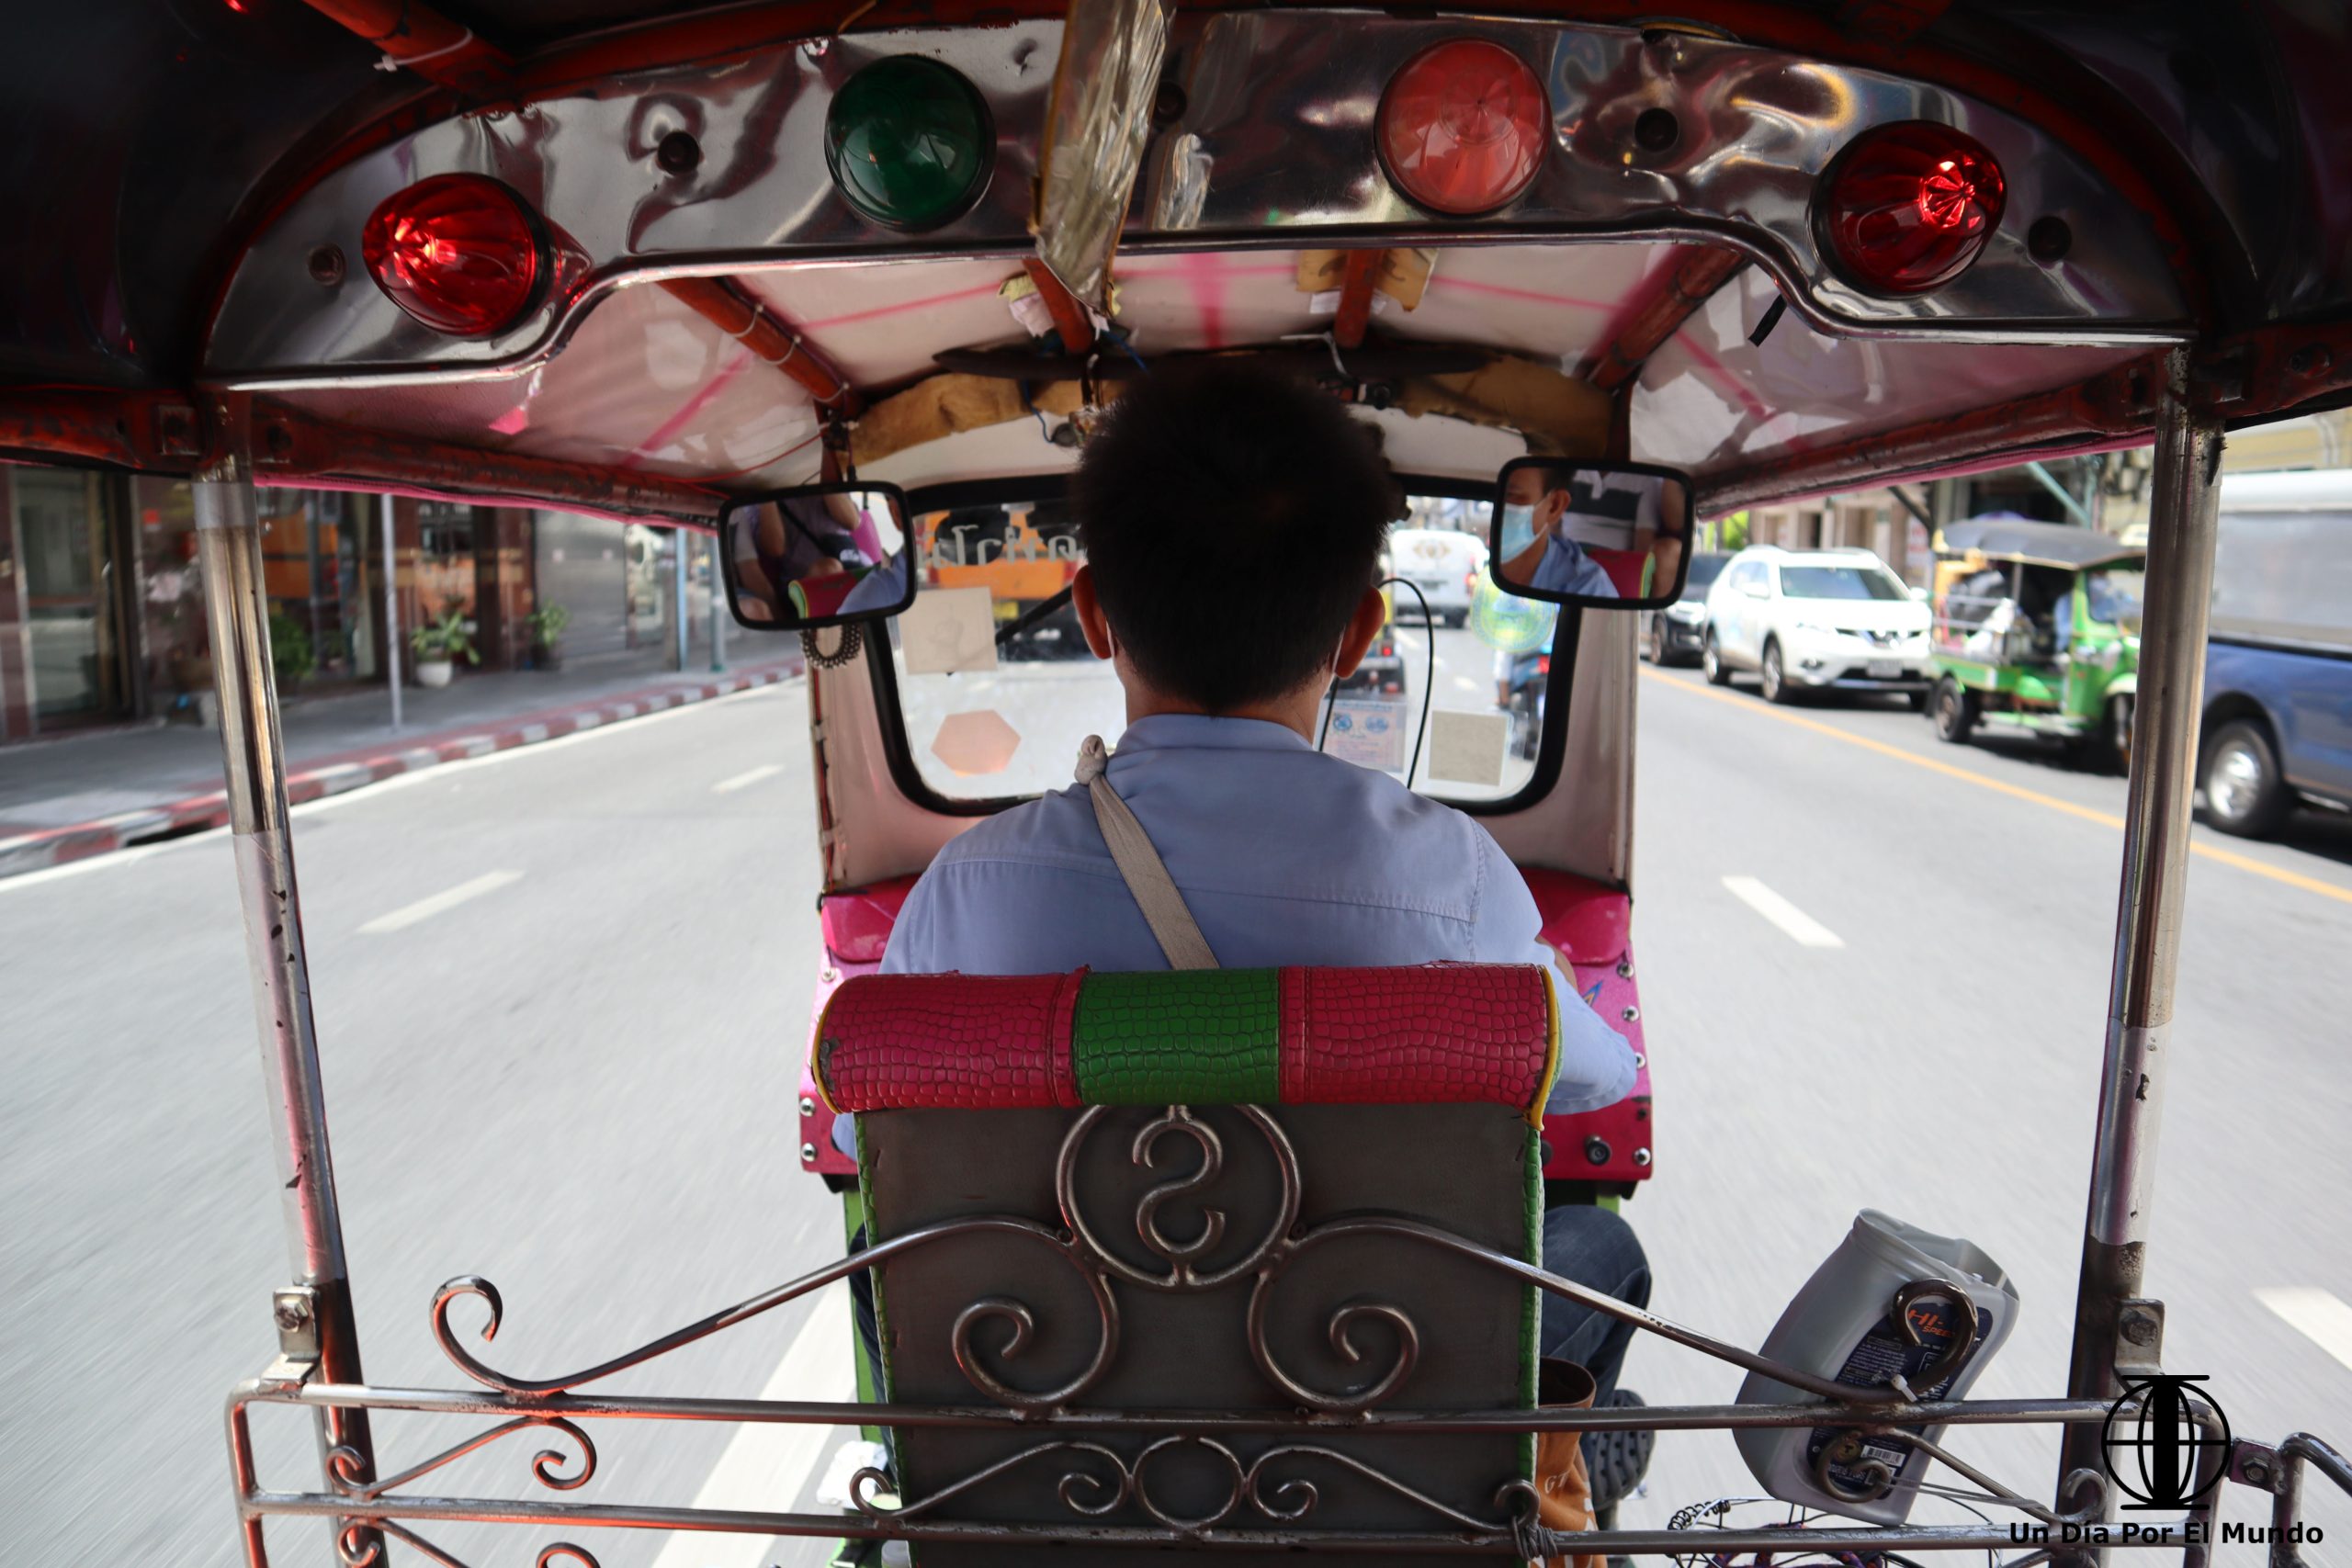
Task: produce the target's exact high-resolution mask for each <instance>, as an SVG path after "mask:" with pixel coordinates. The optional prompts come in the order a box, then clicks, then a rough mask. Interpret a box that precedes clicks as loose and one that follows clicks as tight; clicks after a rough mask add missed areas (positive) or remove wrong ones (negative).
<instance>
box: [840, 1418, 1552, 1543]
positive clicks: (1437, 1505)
mask: <svg viewBox="0 0 2352 1568" xmlns="http://www.w3.org/2000/svg"><path fill="white" fill-rule="evenodd" d="M1183 1448H1193V1449H1198V1450H1202V1451H1204V1452H1205V1453H1207V1454H1209V1455H1211V1456H1212V1457H1213V1458H1214V1459H1215V1460H1216V1461H1217V1462H1218V1464H1219V1465H1221V1466H1222V1468H1223V1469H1224V1471H1225V1472H1226V1475H1227V1492H1226V1495H1225V1499H1224V1500H1223V1501H1222V1502H1221V1503H1219V1504H1217V1505H1216V1506H1215V1507H1212V1508H1211V1509H1210V1510H1209V1511H1208V1512H1206V1513H1203V1514H1189V1515H1188V1514H1179V1513H1177V1512H1175V1511H1174V1510H1172V1509H1171V1508H1170V1507H1169V1506H1167V1505H1166V1504H1165V1503H1163V1502H1161V1501H1160V1500H1159V1498H1156V1497H1154V1496H1153V1495H1152V1493H1151V1484H1150V1480H1149V1472H1150V1470H1151V1467H1152V1465H1153V1463H1154V1462H1155V1461H1160V1460H1163V1459H1165V1458H1167V1457H1168V1456H1169V1455H1170V1454H1172V1453H1174V1452H1175V1451H1176V1450H1179V1449H1183ZM1048 1454H1080V1455H1083V1456H1085V1457H1086V1458H1088V1459H1090V1460H1099V1461H1102V1463H1103V1466H1104V1467H1105V1469H1106V1471H1107V1473H1106V1474H1097V1473H1096V1472H1093V1471H1091V1470H1072V1471H1069V1472H1067V1473H1065V1474H1064V1475H1063V1476H1062V1477H1061V1479H1060V1480H1059V1482H1057V1483H1056V1485H1055V1489H1054V1490H1055V1495H1057V1497H1059V1498H1060V1500H1061V1502H1062V1504H1063V1506H1066V1507H1068V1508H1069V1510H1070V1511H1071V1512H1072V1513H1074V1514H1079V1515H1082V1516H1084V1517H1089V1518H1101V1517H1103V1516H1104V1515H1107V1514H1110V1513H1113V1512H1114V1511H1116V1510H1117V1509H1118V1508H1119V1506H1121V1505H1123V1504H1126V1503H1130V1502H1131V1503H1133V1504H1134V1505H1135V1506H1136V1507H1137V1508H1139V1509H1140V1510H1142V1512H1143V1513H1144V1514H1145V1515H1146V1516H1148V1517H1149V1518H1150V1519H1151V1520H1152V1522H1153V1523H1155V1524H1158V1525H1159V1526H1160V1527H1161V1528H1162V1529H1167V1530H1170V1531H1172V1532H1173V1533H1175V1534H1176V1535H1178V1536H1180V1537H1185V1538H1194V1537H1198V1536H1200V1535H1202V1534H1204V1532H1206V1531H1208V1530H1212V1529H1216V1527H1217V1526H1219V1525H1221V1524H1223V1523H1225V1522H1226V1521H1227V1519H1230V1518H1231V1517H1233V1516H1234V1515H1235V1514H1237V1513H1238V1512H1240V1511H1242V1510H1243V1509H1244V1508H1247V1509H1250V1510H1251V1511H1253V1512H1255V1513H1256V1514H1258V1515H1260V1516H1261V1517H1264V1518H1266V1519H1269V1520H1272V1521H1273V1522H1274V1523H1276V1524H1296V1523H1297V1522H1299V1521H1300V1520H1302V1519H1304V1518H1306V1517H1307V1516H1308V1515H1310V1514H1312V1513H1313V1512H1314V1511H1315V1509H1316V1506H1317V1505H1318V1504H1319V1503H1320V1502H1321V1501H1322V1491H1321V1489H1320V1488H1319V1487H1317V1485H1316V1484H1315V1483H1314V1482H1312V1481H1310V1480H1308V1479H1306V1477H1305V1476H1302V1475H1295V1474H1294V1475H1288V1476H1281V1475H1275V1474H1273V1473H1272V1467H1274V1466H1277V1465H1282V1464H1284V1463H1288V1462H1292V1461H1314V1462H1317V1463H1322V1464H1328V1465H1330V1466H1332V1467H1334V1468H1336V1469H1338V1470H1340V1471H1342V1472H1346V1473H1347V1474H1349V1475H1351V1476H1353V1477H1355V1478H1357V1479H1359V1480H1363V1481H1367V1482H1370V1483H1373V1484H1374V1485H1375V1486H1377V1487H1379V1488H1381V1489H1382V1490H1383V1491H1385V1492H1387V1493H1389V1494H1390V1495H1393V1496H1397V1497H1401V1498H1403V1499H1405V1500H1406V1501H1407V1502H1408V1503H1411V1504H1413V1505H1415V1506H1418V1507H1421V1508H1424V1509H1427V1510H1428V1511H1429V1512H1430V1513H1431V1514H1434V1515H1436V1516H1437V1517H1440V1518H1442V1519H1444V1520H1445V1521H1447V1522H1448V1523H1449V1524H1453V1525H1456V1526H1459V1527H1461V1528H1462V1529H1469V1530H1482V1531H1488V1532H1500V1531H1506V1530H1508V1529H1510V1526H1511V1520H1512V1518H1513V1517H1517V1516H1518V1514H1519V1513H1524V1514H1526V1515H1527V1516H1528V1517H1533V1510H1534V1502H1533V1498H1534V1488H1533V1487H1532V1485H1531V1484H1530V1483H1527V1482H1526V1481H1524V1480H1515V1481H1512V1482H1510V1483H1506V1484H1505V1485H1504V1486H1503V1487H1502V1489H1501V1490H1499V1491H1498V1492H1497V1493H1496V1494H1495V1503H1496V1506H1498V1508H1502V1509H1503V1510H1504V1511H1505V1517H1502V1518H1498V1519H1482V1518H1479V1517H1477V1516H1476V1515H1474V1514H1465V1513H1463V1512H1462V1511H1461V1510H1459V1509H1457V1508H1453V1507H1450V1506H1447V1505H1445V1504H1443V1503H1441V1502H1439V1501H1438V1500H1437V1499H1436V1498H1434V1497H1431V1496H1430V1495H1428V1494H1427V1493H1424V1492H1421V1491H1419V1490H1418V1489H1417V1488H1415V1487H1412V1486H1409V1485H1408V1484H1406V1483H1404V1482H1402V1481H1399V1480H1397V1478H1396V1477H1395V1476H1393V1475H1390V1474H1388V1473H1387V1472H1385V1471H1381V1470H1378V1469H1375V1468H1374V1467H1373V1466H1371V1465H1369V1464H1366V1463H1364V1462H1363V1461H1362V1460H1358V1459H1354V1458H1351V1457H1350V1456H1349V1455H1347V1454H1344V1453H1340V1452H1339V1451H1338V1450H1334V1449H1328V1448H1324V1447H1322V1446H1320V1445H1319V1444H1314V1443H1286V1444H1283V1445H1281V1446H1279V1447H1275V1448H1272V1449H1268V1450H1266V1451H1265V1452H1263V1453H1261V1454H1260V1455H1259V1456H1258V1457H1257V1458H1255V1459H1253V1460H1251V1461H1249V1462H1248V1463H1247V1464H1245V1463H1243V1462H1242V1461H1241V1458H1240V1456H1239V1455H1238V1454H1236V1453H1235V1452H1234V1451H1233V1450H1231V1449H1230V1448H1228V1447H1227V1446H1226V1445H1225V1444H1223V1443H1221V1442H1218V1441H1217V1440H1216V1438H1206V1437H1201V1436H1198V1435H1196V1434H1184V1435H1180V1436H1175V1437H1167V1438H1158V1439H1156V1440H1154V1441H1153V1442H1151V1443H1149V1444H1147V1445H1146V1446H1145V1448H1144V1449H1143V1450H1142V1451H1141V1452H1140V1453H1138V1454H1136V1457H1135V1458H1134V1459H1133V1460H1127V1459H1123V1458H1121V1457H1120V1456H1119V1454H1118V1453H1116V1452H1115V1451H1114V1450H1111V1449H1109V1448H1107V1447H1105V1446H1104V1445H1103V1444H1101V1443H1095V1442H1085V1441H1080V1440H1078V1439H1075V1438H1069V1439H1062V1440H1057V1441H1053V1442H1044V1443H1036V1444H1033V1445H1032V1446H1030V1447H1028V1448H1025V1449H1023V1450H1021V1451H1020V1452H1019V1453H1015V1454H1008V1455H1007V1456H1006V1457H1004V1458H1003V1459H1001V1460H998V1461H996V1462H995V1463H993V1464H990V1465H988V1466H986V1467H985V1468H983V1469H980V1470H977V1471H975V1472H972V1473H971V1474H969V1475H967V1476H965V1477H964V1478H963V1479H962V1480H960V1481H956V1482H955V1483H951V1484H949V1485H947V1486H944V1487H942V1488H940V1489H939V1490H937V1491H935V1492H933V1493H932V1494H931V1495H928V1496H926V1497H924V1498H923V1499H922V1501H920V1502H916V1503H910V1504H907V1505H906V1506H902V1507H898V1508H888V1507H884V1506H881V1505H880V1504H878V1503H877V1502H876V1501H875V1495H876V1492H878V1491H879V1490H880V1489H881V1488H883V1487H885V1486H887V1485H888V1483H889V1477H888V1476H887V1475H885V1474H884V1473H883V1472H881V1471H879V1470H876V1469H872V1468H868V1469H865V1470H861V1471H859V1472H857V1473H856V1474H855V1475H854V1476H853V1477H851V1479H850V1501H851V1503H852V1505H853V1506H855V1507H856V1509H857V1510H858V1511H859V1512H860V1513H862V1514H865V1516H866V1517H869V1518H889V1519H910V1518H918V1517H922V1515H924V1514H927V1513H929V1512H931V1511H932V1510H933V1509H935V1508H937V1507H939V1506H942V1505H944V1504H946V1503H949V1502H952V1501H954V1500H955V1499H956V1498H957V1497H960V1496H962V1495H965V1494H966V1493H967V1492H971V1491H974V1490H977V1489H978V1488H980V1487H984V1486H986V1485H988V1484H989V1483H991V1482H993V1481H996V1480H997V1479H999V1478H1000V1477H1001V1476H1003V1475H1006V1474H1008V1473H1009V1472H1012V1471H1015V1470H1018V1469H1021V1468H1022V1467H1023V1466H1024V1465H1027V1464H1029V1463H1030V1462H1031V1461H1035V1460H1037V1459H1041V1458H1044V1457H1045V1456H1046V1455H1048ZM1081 1492H1084V1493H1087V1494H1089V1496H1080V1495H1079V1494H1080V1493H1081Z"/></svg>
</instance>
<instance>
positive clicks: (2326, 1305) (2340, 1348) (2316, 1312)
mask: <svg viewBox="0 0 2352 1568" xmlns="http://www.w3.org/2000/svg"><path fill="white" fill-rule="evenodd" d="M2254 1299H2255V1300H2256V1301H2258V1302H2260V1303H2262V1304H2263V1305H2264V1306H2267V1307H2268V1308H2269V1309H2270V1310H2271V1311H2272V1312H2275V1313H2277V1314H2278V1315H2279V1316H2280V1317H2283V1318H2285V1319H2286V1320H2287V1324H2288V1326H2290V1327H2291V1328H2293V1329H2294V1330H2295V1331H2296V1332H2297V1333H2299V1334H2301V1336H2302V1337H2304V1338H2306V1339H2308V1340H2310V1341H2311V1342H2312V1344H2314V1345H2316V1346H2318V1347H2319V1348H2321V1349H2323V1350H2324V1351H2326V1352H2327V1353H2328V1354H2329V1355H2331V1356H2333V1357H2335V1359H2337V1360H2339V1361H2341V1362H2343V1363H2344V1364H2345V1365H2346V1366H2347V1367H2352V1306H2346V1304H2345V1303H2343V1301H2342V1300H2341V1299H2339V1298H2338V1297H2336V1296H2335V1295H2334V1294H2333V1293H2331V1292H2326V1291H2322V1290H2316V1289H2313V1288H2312V1287H2311V1286H2308V1285H2267V1286H2265V1287H2264V1288H2263V1289H2261V1290H2258V1291H2256V1292H2254Z"/></svg>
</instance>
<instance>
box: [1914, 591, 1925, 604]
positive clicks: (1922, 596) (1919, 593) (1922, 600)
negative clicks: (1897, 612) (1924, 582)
mask: <svg viewBox="0 0 2352 1568" xmlns="http://www.w3.org/2000/svg"><path fill="white" fill-rule="evenodd" d="M1911 597H1912V598H1914V599H1917V601H1919V603H1920V604H1926V603H1927V602H1928V591H1927V590H1926V589H1924V588H1914V589H1913V590H1911Z"/></svg>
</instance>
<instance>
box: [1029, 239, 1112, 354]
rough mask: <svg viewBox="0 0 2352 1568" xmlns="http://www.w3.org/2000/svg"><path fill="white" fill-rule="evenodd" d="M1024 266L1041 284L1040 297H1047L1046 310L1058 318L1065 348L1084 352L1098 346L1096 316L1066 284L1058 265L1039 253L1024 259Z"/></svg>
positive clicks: (1056, 327)
mask: <svg viewBox="0 0 2352 1568" xmlns="http://www.w3.org/2000/svg"><path fill="white" fill-rule="evenodd" d="M1021 269H1022V270H1023V272H1026V273H1027V274H1028V275H1029V281H1030V282H1032V283H1034V284H1035V285H1036V286H1037V298H1038V299H1042V300H1044V301H1045V305H1046V314H1047V315H1049V316H1051V317H1053V319H1054V331H1055V332H1057V333H1059V334H1060V335H1061V340H1062V352H1063V353H1065V354H1084V353H1085V352H1086V351H1087V350H1088V349H1090V348H1092V347H1093V346H1094V318H1093V317H1091V316H1090V315H1088V314H1087V313H1086V307H1085V306H1083V305H1081V304H1080V303H1079V302H1078V296H1076V295H1075V294H1072V293H1071V292H1070V291H1069V289H1067V288H1063V287H1062V280H1061V279H1060V278H1058V277H1056V276H1054V269H1053V268H1052V267H1049V266H1047V265H1046V264H1045V263H1044V262H1042V261H1040V260H1038V259H1037V258H1036V257H1035V256H1028V257H1025V258H1023V261H1022V263H1021Z"/></svg>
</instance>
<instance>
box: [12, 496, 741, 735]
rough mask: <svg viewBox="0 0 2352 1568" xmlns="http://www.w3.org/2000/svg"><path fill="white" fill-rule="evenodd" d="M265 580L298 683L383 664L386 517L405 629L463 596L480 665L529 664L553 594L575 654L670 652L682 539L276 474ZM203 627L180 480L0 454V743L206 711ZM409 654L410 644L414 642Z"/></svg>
mask: <svg viewBox="0 0 2352 1568" xmlns="http://www.w3.org/2000/svg"><path fill="white" fill-rule="evenodd" d="M259 502H260V507H261V513H262V523H263V532H262V570H263V582H264V586H265V589H266V592H267V594H268V597H269V604H270V611H271V616H270V636H271V646H272V651H273V654H274V656H275V658H276V660H277V669H278V678H279V685H280V688H281V691H282V692H284V693H286V694H303V693H316V692H332V691H334V690H338V689H346V688H349V687H352V686H355V685H362V684H368V683H377V684H380V683H381V682H384V680H385V679H386V677H387V672H388V671H389V669H390V661H389V660H388V659H387V657H386V646H385V645H386V628H387V626H388V624H389V623H388V620H387V607H386V604H385V592H384V589H385V582H384V579H385V567H384V527H385V525H386V513H387V509H389V512H390V527H391V533H392V552H391V553H392V567H391V576H392V585H393V588H394V591H395V593H394V597H395V600H396V609H395V611H394V612H393V613H394V614H395V615H397V625H398V626H399V627H400V628H401V635H402V636H405V635H406V634H407V632H408V631H409V630H411V629H413V628H414V627H415V626H419V625H421V624H424V622H427V621H431V620H436V619H439V618H440V617H442V616H443V615H447V614H450V613H452V612H454V613H456V614H457V615H459V616H460V617H462V618H463V619H464V620H465V621H466V622H468V623H469V627H470V630H471V635H472V640H473V643H474V646H475V649H476V651H477V652H478V654H479V656H480V660H481V662H480V664H479V665H478V666H468V667H467V668H469V669H473V668H478V669H482V670H515V669H522V668H526V667H529V666H530V665H531V664H532V663H533V662H534V660H535V655H536V649H535V646H534V645H535V637H534V636H533V629H532V626H531V624H530V616H531V614H532V612H533V611H534V610H536V609H537V608H538V607H539V606H541V605H542V604H562V605H564V607H565V608H566V609H568V610H569V611H570V612H571V625H570V626H568V627H567V628H566V630H565V632H564V635H563V637H562V641H561V648H562V652H563V656H564V658H565V660H567V661H570V660H581V661H588V662H596V661H602V662H609V663H611V664H612V665H613V666H614V667H615V668H616V670H619V669H622V668H626V667H628V666H630V665H639V666H643V667H646V668H649V669H656V670H658V669H663V668H674V667H677V666H678V663H679V655H680V650H679V648H678V639H677V636H676V632H677V627H678V624H679V614H678V612H679V608H680V604H679V595H678V592H677V584H676V581H675V579H676V573H677V556H678V545H679V541H680V539H681V538H682V537H684V536H681V535H679V534H677V533H675V532H674V531H672V530H667V529H654V528H645V527H639V526H636V525H627V526H624V525H620V524H617V523H612V522H608V521H605V520H603V519H595V518H586V517H577V516H572V515H570V514H568V513H554V512H535V511H531V510H528V509H526V508H520V507H503V506H501V507H492V506H469V505H460V504H454V503H451V502H435V501H419V500H413V499H409V498H405V497H394V498H390V499H389V500H388V499H387V498H383V497H379V496H373V495H360V494H356V493H345V492H340V491H313V490H276V489H265V490H262V491H260V492H259ZM685 556H686V573H687V585H686V586H687V592H686V594H685V608H686V612H687V614H686V626H687V630H688V634H689V635H688V637H687V639H686V647H685V650H684V652H685V657H686V659H687V660H688V661H689V663H694V662H698V661H706V660H708V658H709V649H710V642H709V638H710V635H711V634H710V628H709V607H710V602H711V598H710V588H711V579H710V567H711V564H712V558H711V553H710V551H709V549H708V547H707V541H706V540H701V539H698V538H688V539H687V544H686V551H685ZM209 645H210V634H209V626H208V625H207V622H206V616H205V605H204V587H203V578H202V574H201V573H200V572H199V571H198V570H197V564H196V513H195V503H194V498H193V495H192V493H191V491H190V490H189V488H188V486H187V483H185V482H184V481H179V480H172V479H151V478H146V477H143V476H132V475H125V474H114V473H99V472H88V471H83V470H77V469H68V468H36V467H30V466H26V465H17V464H6V463H0V745H7V744H16V743H21V742H25V741H30V740H39V739H51V738H54V737H58V736H62V735H70V734H74V733H76V732H80V731H86V730H90V729H93V728H106V727H109V726H115V725H121V724H128V723H137V722H141V721H146V720H153V719H157V718H172V717H187V718H191V719H193V718H195V717H197V716H198V715H199V714H201V713H202V712H203V711H204V710H205V708H206V706H207V705H206V704H205V702H204V701H203V695H204V694H206V693H208V692H209V690H210V689H211V685H212V667H211V658H210V647H209ZM401 667H402V670H403V671H404V672H405V671H408V670H410V669H411V668H413V660H412V659H410V658H409V657H408V656H407V654H406V651H405V649H403V655H402V658H401Z"/></svg>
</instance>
